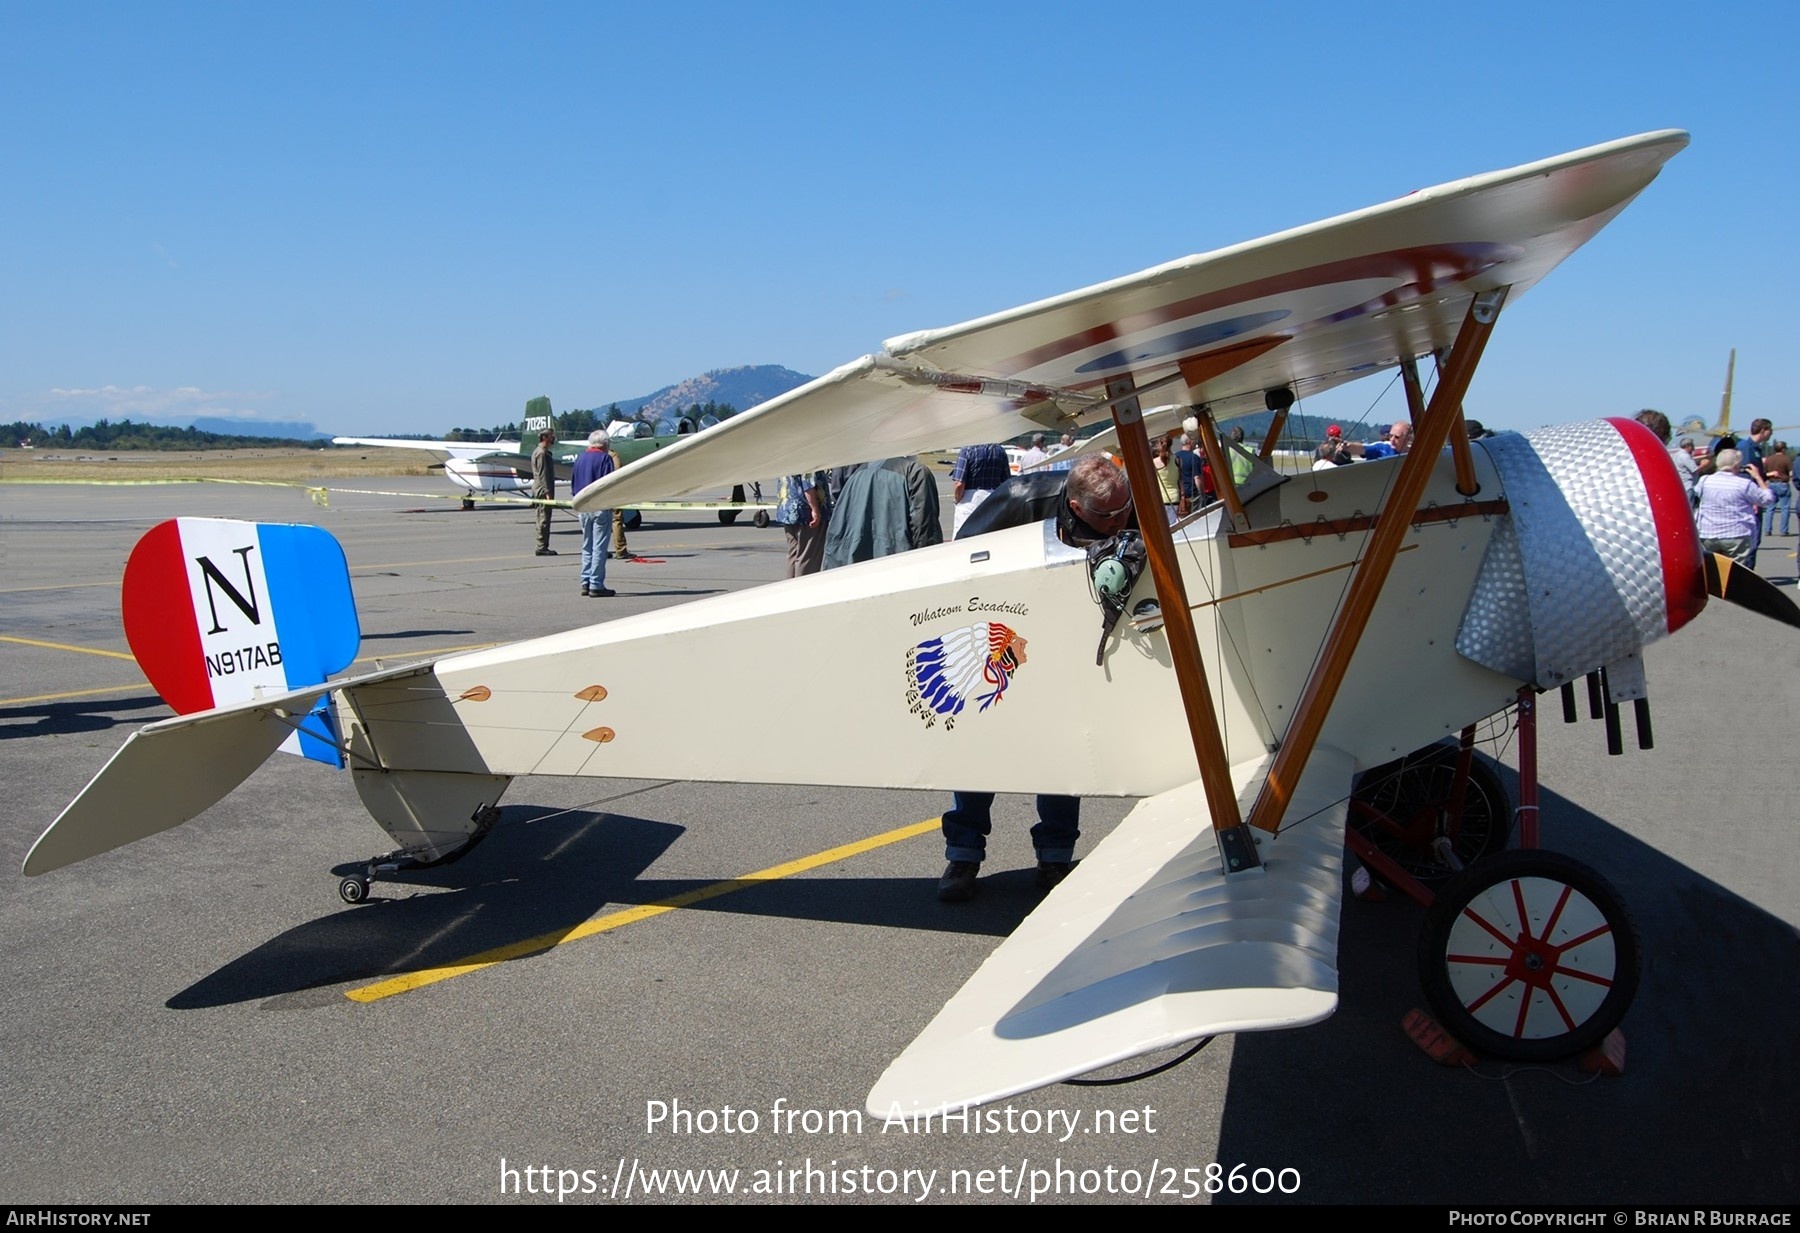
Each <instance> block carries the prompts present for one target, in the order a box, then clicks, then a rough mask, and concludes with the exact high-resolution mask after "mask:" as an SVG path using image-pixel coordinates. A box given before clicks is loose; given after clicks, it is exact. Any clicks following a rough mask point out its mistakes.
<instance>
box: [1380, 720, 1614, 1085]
mask: <svg viewBox="0 0 1800 1233" xmlns="http://www.w3.org/2000/svg"><path fill="white" fill-rule="evenodd" d="M1518 714H1519V796H1520V807H1519V809H1518V811H1517V812H1518V815H1519V817H1520V818H1521V819H1522V821H1521V823H1520V838H1521V844H1522V847H1521V848H1519V849H1517V850H1513V851H1504V850H1503V849H1504V848H1505V847H1506V843H1507V839H1508V837H1509V835H1510V834H1511V831H1512V816H1513V811H1512V808H1511V804H1510V802H1509V801H1508V800H1507V798H1506V792H1505V788H1504V787H1503V785H1502V784H1501V782H1500V778H1499V776H1498V774H1497V773H1496V772H1495V770H1494V768H1493V766H1492V765H1491V764H1489V763H1488V762H1487V761H1486V760H1485V759H1483V758H1481V757H1480V756H1479V755H1476V754H1474V752H1473V744H1474V729H1473V728H1470V729H1467V730H1465V731H1464V733H1463V735H1462V739H1461V741H1460V742H1458V743H1454V744H1451V743H1446V744H1441V745H1430V746H1427V747H1426V748H1424V749H1421V750H1418V751H1416V752H1414V753H1412V754H1409V755H1407V756H1406V757H1405V758H1402V759H1400V760H1399V761H1397V762H1391V763H1388V764H1387V765H1386V766H1382V767H1379V768H1377V769H1376V770H1373V771H1370V772H1367V773H1366V774H1364V775H1363V776H1361V777H1360V778H1359V780H1358V783H1357V787H1356V792H1355V796H1354V798H1353V800H1352V804H1351V826H1350V830H1349V845H1350V848H1351V851H1353V852H1354V853H1355V854H1356V855H1357V856H1358V857H1360V858H1361V860H1362V862H1363V865H1364V866H1365V868H1366V869H1367V871H1368V873H1369V874H1371V875H1372V876H1373V877H1374V878H1376V879H1378V880H1379V881H1380V882H1382V883H1385V884H1386V885H1387V886H1389V887H1392V888H1394V889H1396V890H1398V891H1400V892H1401V893H1403V894H1405V895H1407V896H1408V897H1409V898H1411V899H1413V900H1415V901H1417V902H1418V903H1420V904H1422V905H1424V907H1425V909H1426V911H1425V920H1424V923H1423V925H1422V926H1421V929H1420V933H1419V943H1418V955H1417V960H1418V971H1419V983H1420V985H1421V986H1422V987H1423V989H1424V992H1425V999H1426V1003H1427V1004H1428V1005H1429V1006H1430V1008H1431V1012H1432V1014H1433V1015H1434V1016H1435V1017H1436V1019H1437V1021H1438V1023H1439V1024H1440V1025H1441V1026H1442V1027H1443V1028H1444V1030H1445V1031H1446V1032H1448V1033H1449V1034H1450V1035H1451V1036H1454V1037H1455V1038H1456V1039H1457V1040H1459V1041H1461V1042H1462V1043H1463V1044H1464V1045H1467V1046H1468V1047H1470V1048H1472V1049H1475V1050H1478V1051H1479V1052H1482V1053H1485V1054H1488V1055H1490V1056H1493V1057H1499V1058H1505V1059H1508V1060H1512V1061H1521V1062H1545V1061H1554V1060H1556V1059H1559V1058H1565V1057H1570V1056H1573V1055H1575V1054H1578V1053H1585V1052H1587V1051H1588V1050H1591V1049H1593V1048H1594V1047H1595V1046H1597V1045H1599V1044H1600V1043H1601V1042H1602V1041H1604V1040H1605V1039H1606V1037H1607V1036H1608V1035H1609V1034H1610V1033H1611V1032H1612V1031H1613V1030H1614V1029H1615V1028H1617V1027H1618V1026H1619V1024H1620V1023H1621V1022H1623V1020H1624V1018H1625V1013H1626V1011H1627V1010H1629V1009H1630V1007H1631V1001H1632V999H1633V998H1634V997H1635V996H1636V995H1637V988H1638V980H1639V968H1640V962H1641V960H1640V956H1641V953H1642V946H1641V944H1640V942H1639V940H1638V932H1637V926H1636V924H1635V923H1634V922H1633V921H1632V919H1631V914H1630V912H1629V911H1627V910H1626V907H1625V904H1624V901H1623V900H1622V899H1620V897H1619V894H1618V892H1617V891H1615V890H1614V889H1613V888H1612V886H1611V884H1610V883H1608V882H1607V881H1606V879H1605V878H1603V877H1601V876H1600V875H1599V874H1598V873H1596V872H1595V871H1594V870H1593V869H1591V868H1589V867H1588V866H1587V865H1584V864H1582V863H1581V862H1580V861H1578V860H1575V859H1573V858H1572V857H1568V856H1564V855H1561V854H1560V853H1556V852H1546V851H1542V850H1540V849H1538V847H1537V829H1538V828H1537V732H1536V722H1535V716H1536V700H1535V698H1534V697H1533V696H1530V694H1529V691H1521V694H1520V702H1519V711H1518Z"/></svg>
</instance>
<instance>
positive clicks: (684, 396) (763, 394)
mask: <svg viewBox="0 0 1800 1233" xmlns="http://www.w3.org/2000/svg"><path fill="white" fill-rule="evenodd" d="M811 380H812V378H811V377H809V376H807V375H806V374H805V373H799V372H795V371H794V370H793V369H791V368H783V367H782V366H781V365H779V364H749V365H745V366H744V367H741V368H715V369H714V370H713V371H711V372H709V373H706V374H704V375H702V376H698V377H689V378H688V379H687V380H686V381H679V382H677V383H675V384H674V385H665V386H663V387H662V389H660V390H657V391H656V392H655V393H654V394H645V395H644V396H643V397H641V398H620V399H618V400H616V405H617V406H618V408H619V411H620V413H621V414H624V415H628V416H638V415H639V413H640V412H647V413H648V414H646V415H643V416H642V418H646V419H656V418H657V417H659V416H661V415H664V414H666V413H668V412H671V411H680V410H683V409H684V408H687V407H691V406H693V405H694V404H695V403H708V402H728V403H730V404H731V405H732V406H734V407H736V408H737V409H738V410H739V411H748V410H749V409H750V408H751V407H754V406H756V405H757V404H758V403H763V402H767V401H769V399H771V398H774V397H775V396H776V395H778V394H785V393H787V392H788V391H789V390H791V389H796V388H798V387H799V386H802V385H805V384H806V383H807V382H808V381H811ZM607 405H608V404H607V403H601V404H600V406H599V407H596V408H595V410H600V409H602V408H604V407H606V406H607Z"/></svg>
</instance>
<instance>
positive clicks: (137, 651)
mask: <svg viewBox="0 0 1800 1233" xmlns="http://www.w3.org/2000/svg"><path fill="white" fill-rule="evenodd" d="M122 605H123V609H124V619H125V638H126V641H128V642H129V643H130V644H131V651H132V654H133V655H135V656H136V657H137V661H138V665H139V667H141V668H143V670H144V675H145V676H146V677H148V678H149V679H150V684H151V685H152V686H154V687H155V689H156V692H157V693H159V694H161V695H162V698H163V700H164V701H165V702H167V703H168V704H169V705H170V706H171V707H173V708H174V709H175V710H176V712H177V713H179V714H182V715H188V714H193V713H194V712H197V711H207V710H212V709H214V708H216V707H222V706H228V705H230V704H232V703H238V702H247V701H251V700H252V699H255V698H257V697H259V696H262V695H265V694H271V693H288V692H291V691H294V690H299V689H303V688H304V687H306V686H308V685H316V684H319V683H320V682H323V681H324V680H326V679H327V678H328V677H329V676H330V675H331V674H332V673H334V672H341V671H343V670H344V669H345V668H347V667H349V666H350V663H351V661H352V660H354V659H355V658H356V651H357V647H358V646H359V645H360V644H361V642H362V630H361V627H360V626H359V625H358V623H357V619H356V600H355V598H354V596H353V595H352V594H351V591H350V567H349V564H348V562H346V561H345V559H344V550H343V548H341V547H340V546H339V545H338V542H337V540H336V539H334V538H332V535H331V533H330V532H329V531H325V530H323V529H322V528H319V527H313V526H304V525H297V524H278V523H254V522H233V521H229V520H225V519H217V518H176V519H171V520H170V521H168V522H164V523H159V524H158V525H157V526H154V527H152V528H151V529H150V530H149V532H148V533H147V534H145V536H144V537H143V538H142V539H140V540H139V541H138V543H137V546H136V547H135V548H133V549H132V551H131V558H130V560H129V561H127V562H126V565H125V582H124V587H123V592H122ZM338 744H339V742H338V740H337V736H336V733H335V732H334V731H333V730H332V721H331V718H330V711H329V708H328V707H327V706H325V705H324V701H323V699H321V700H320V703H319V704H318V705H317V706H315V707H313V708H312V713H311V714H310V715H308V717H307V719H306V720H305V721H304V723H303V724H302V725H301V728H300V730H298V731H296V732H294V733H293V734H292V735H291V736H290V737H289V738H288V739H287V740H286V741H285V742H284V743H283V744H282V746H281V747H282V748H283V749H285V750H288V751H289V752H291V753H299V754H302V755H304V756H305V757H308V758H312V759H314V760H315V761H319V762H325V763H328V764H330V765H333V766H342V765H343V759H342V756H341V755H340V754H339V752H338V748H337V746H338Z"/></svg>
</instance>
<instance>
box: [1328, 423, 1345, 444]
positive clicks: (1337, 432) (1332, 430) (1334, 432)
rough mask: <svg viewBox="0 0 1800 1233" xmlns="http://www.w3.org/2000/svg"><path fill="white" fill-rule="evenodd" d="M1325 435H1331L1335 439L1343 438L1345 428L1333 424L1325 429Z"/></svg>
mask: <svg viewBox="0 0 1800 1233" xmlns="http://www.w3.org/2000/svg"><path fill="white" fill-rule="evenodd" d="M1325 435H1326V436H1328V437H1330V438H1331V439H1332V440H1333V441H1337V440H1341V439H1342V438H1343V435H1344V430H1343V429H1342V428H1339V427H1338V426H1337V425H1336V424H1333V425H1332V426H1331V427H1329V428H1327V429H1326V430H1325Z"/></svg>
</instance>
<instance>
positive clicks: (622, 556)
mask: <svg viewBox="0 0 1800 1233" xmlns="http://www.w3.org/2000/svg"><path fill="white" fill-rule="evenodd" d="M612 558H613V560H615V561H629V560H631V554H630V553H629V552H615V553H613V554H612Z"/></svg>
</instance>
